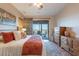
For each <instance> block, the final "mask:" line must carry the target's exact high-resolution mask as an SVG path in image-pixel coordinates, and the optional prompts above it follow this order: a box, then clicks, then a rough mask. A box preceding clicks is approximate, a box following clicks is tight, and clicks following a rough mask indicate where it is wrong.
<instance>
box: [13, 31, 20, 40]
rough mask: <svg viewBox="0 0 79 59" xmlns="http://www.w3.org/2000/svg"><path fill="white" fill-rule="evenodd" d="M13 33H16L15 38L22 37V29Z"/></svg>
mask: <svg viewBox="0 0 79 59" xmlns="http://www.w3.org/2000/svg"><path fill="white" fill-rule="evenodd" d="M13 33H14V37H15V40H20V39H21V32H20V31H14V32H13Z"/></svg>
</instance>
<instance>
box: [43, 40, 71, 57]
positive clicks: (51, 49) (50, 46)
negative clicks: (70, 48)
mask: <svg viewBox="0 0 79 59" xmlns="http://www.w3.org/2000/svg"><path fill="white" fill-rule="evenodd" d="M44 43H45V47H46V55H47V56H71V54H69V53H68V52H66V51H65V50H64V49H61V48H60V47H59V46H58V45H56V44H55V43H53V42H51V41H49V40H44Z"/></svg>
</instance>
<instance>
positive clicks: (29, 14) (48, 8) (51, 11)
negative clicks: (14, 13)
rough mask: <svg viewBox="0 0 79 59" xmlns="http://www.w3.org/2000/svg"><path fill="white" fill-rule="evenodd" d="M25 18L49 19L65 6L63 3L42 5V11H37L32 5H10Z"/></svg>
mask: <svg viewBox="0 0 79 59" xmlns="http://www.w3.org/2000/svg"><path fill="white" fill-rule="evenodd" d="M12 5H13V6H14V7H15V8H16V9H17V10H18V11H20V12H21V13H22V14H23V15H24V17H25V18H50V17H51V16H55V15H57V14H58V13H59V12H60V11H62V10H63V8H64V7H65V6H66V4H64V3H44V4H43V8H42V9H38V8H37V7H35V6H34V5H33V3H12Z"/></svg>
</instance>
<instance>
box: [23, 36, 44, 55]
mask: <svg viewBox="0 0 79 59" xmlns="http://www.w3.org/2000/svg"><path fill="white" fill-rule="evenodd" d="M42 47H43V44H42V40H41V37H40V36H31V37H30V38H29V39H28V40H27V41H26V42H25V43H24V45H23V50H22V55H42Z"/></svg>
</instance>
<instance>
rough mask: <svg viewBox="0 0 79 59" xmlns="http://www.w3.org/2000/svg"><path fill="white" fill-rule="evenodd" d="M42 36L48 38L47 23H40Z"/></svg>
mask: <svg viewBox="0 0 79 59" xmlns="http://www.w3.org/2000/svg"><path fill="white" fill-rule="evenodd" d="M41 35H42V38H43V39H48V24H42V33H41Z"/></svg>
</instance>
